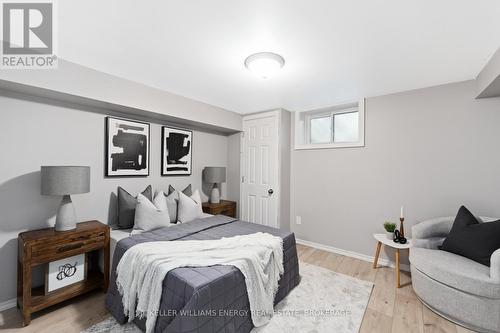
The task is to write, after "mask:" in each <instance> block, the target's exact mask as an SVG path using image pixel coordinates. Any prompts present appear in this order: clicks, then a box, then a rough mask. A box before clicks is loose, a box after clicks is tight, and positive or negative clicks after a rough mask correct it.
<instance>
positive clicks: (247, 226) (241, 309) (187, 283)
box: [106, 215, 300, 333]
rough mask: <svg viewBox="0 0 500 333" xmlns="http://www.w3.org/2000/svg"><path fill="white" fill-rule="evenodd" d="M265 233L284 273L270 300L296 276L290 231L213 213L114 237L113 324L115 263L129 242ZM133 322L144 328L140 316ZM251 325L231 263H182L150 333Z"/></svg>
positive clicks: (118, 307) (166, 284) (117, 313)
mask: <svg viewBox="0 0 500 333" xmlns="http://www.w3.org/2000/svg"><path fill="white" fill-rule="evenodd" d="M259 231H260V232H267V233H270V234H272V235H274V236H278V237H281V238H282V239H283V254H284V259H283V264H284V274H283V275H282V276H281V278H280V281H279V289H278V292H277V293H276V296H275V304H277V303H278V302H279V301H281V300H282V299H283V298H284V297H285V296H286V295H287V294H288V293H289V292H290V291H291V290H292V289H293V288H294V287H295V286H297V285H298V283H299V281H300V277H299V267H298V258H297V250H296V244H295V236H294V234H293V233H291V232H287V231H283V230H280V229H276V228H271V227H267V226H263V225H260V224H255V223H250V222H244V221H240V220H237V219H233V218H230V217H227V216H222V215H217V216H214V217H210V218H205V219H199V220H195V221H192V222H189V223H183V224H180V225H175V226H172V227H169V228H160V229H156V230H153V231H149V232H144V233H142V234H138V235H132V236H130V237H125V238H122V239H121V240H119V241H118V242H117V244H116V247H115V251H114V257H113V262H112V273H111V276H110V288H109V291H108V294H107V296H106V307H107V309H108V310H109V311H110V313H111V314H112V315H113V316H114V317H115V319H116V320H117V321H118V322H119V323H122V324H123V323H125V322H126V321H127V318H126V317H125V315H124V313H123V312H124V311H123V305H122V301H121V296H120V294H119V292H118V290H117V287H116V282H115V281H116V266H117V264H118V262H119V260H120V258H121V256H123V254H124V253H125V251H126V250H127V249H129V248H130V247H132V246H134V245H136V244H139V243H144V242H153V241H159V240H163V241H169V240H205V239H220V238H222V237H231V236H236V235H245V234H252V233H255V232H259ZM135 323H136V324H137V325H138V326H139V328H141V329H142V330H144V320H139V319H136V320H135ZM252 328H253V324H252V320H251V313H250V306H249V303H248V294H247V290H246V284H245V279H244V276H243V274H241V272H240V271H239V270H238V269H237V268H235V267H233V266H222V265H215V266H210V267H183V268H177V269H174V270H172V271H170V272H169V273H168V274H167V276H166V277H165V279H164V281H163V291H162V296H161V301H160V307H159V316H158V319H157V321H156V326H155V332H156V333H160V332H161V333H181V332H182V333H187V332H192V333H205V332H207V333H215V332H241V333H247V332H250V331H251V330H252Z"/></svg>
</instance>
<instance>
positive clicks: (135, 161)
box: [105, 117, 150, 177]
mask: <svg viewBox="0 0 500 333" xmlns="http://www.w3.org/2000/svg"><path fill="white" fill-rule="evenodd" d="M149 135H150V129H149V124H147V123H142V122H138V121H132V120H126V119H120V118H112V117H107V118H106V157H105V158H106V176H107V177H127V176H149V143H150V140H149Z"/></svg>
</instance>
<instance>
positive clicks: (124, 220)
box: [118, 185, 153, 229]
mask: <svg viewBox="0 0 500 333" xmlns="http://www.w3.org/2000/svg"><path fill="white" fill-rule="evenodd" d="M141 194H142V195H143V196H145V197H146V198H148V199H149V200H150V201H153V189H152V188H151V185H148V187H146V189H145V190H144V191H143V192H142V193H141ZM136 204H137V199H136V197H135V196H133V195H132V194H130V193H128V192H127V191H125V190H124V189H123V188H121V187H120V186H118V229H130V228H133V227H134V219H135V205H136Z"/></svg>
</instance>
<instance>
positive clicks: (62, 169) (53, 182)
mask: <svg viewBox="0 0 500 333" xmlns="http://www.w3.org/2000/svg"><path fill="white" fill-rule="evenodd" d="M41 174H42V195H68V194H80V193H87V192H90V167H88V166H42V167H41Z"/></svg>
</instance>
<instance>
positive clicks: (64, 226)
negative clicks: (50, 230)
mask: <svg viewBox="0 0 500 333" xmlns="http://www.w3.org/2000/svg"><path fill="white" fill-rule="evenodd" d="M55 229H56V231H66V230H72V229H76V212H75V206H73V202H72V201H71V196H69V195H65V196H63V198H62V201H61V205H60V206H59V209H58V210H57V216H56V225H55Z"/></svg>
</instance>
